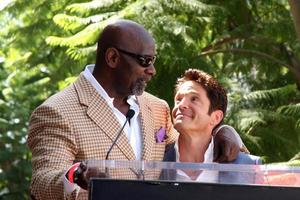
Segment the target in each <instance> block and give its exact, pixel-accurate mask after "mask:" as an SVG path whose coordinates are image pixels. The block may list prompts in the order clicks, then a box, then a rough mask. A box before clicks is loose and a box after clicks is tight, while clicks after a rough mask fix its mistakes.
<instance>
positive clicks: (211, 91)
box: [175, 69, 227, 116]
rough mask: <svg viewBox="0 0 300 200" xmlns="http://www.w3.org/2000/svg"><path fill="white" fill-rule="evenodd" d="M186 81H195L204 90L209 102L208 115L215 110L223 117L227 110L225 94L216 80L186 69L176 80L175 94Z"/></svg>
mask: <svg viewBox="0 0 300 200" xmlns="http://www.w3.org/2000/svg"><path fill="white" fill-rule="evenodd" d="M186 81H195V82H197V83H199V84H200V85H201V86H202V87H203V88H204V90H205V91H206V95H207V97H208V99H209V101H210V106H209V109H208V114H209V115H210V114H211V113H212V112H213V111H215V110H221V111H223V116H225V113H226V109H227V94H226V90H225V89H224V88H223V87H222V86H221V85H220V84H219V82H218V81H217V80H216V79H214V78H213V77H212V76H211V75H209V74H207V73H205V72H203V71H201V70H198V69H188V70H186V71H185V73H184V75H183V76H182V77H180V78H178V80H177V83H176V85H175V92H177V91H178V89H179V87H180V86H181V85H182V84H183V83H184V82H186Z"/></svg>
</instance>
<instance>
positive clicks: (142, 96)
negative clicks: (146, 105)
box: [139, 92, 168, 106]
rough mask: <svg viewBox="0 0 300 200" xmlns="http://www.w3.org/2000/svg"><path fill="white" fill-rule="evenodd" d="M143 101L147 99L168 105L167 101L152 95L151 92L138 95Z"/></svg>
mask: <svg viewBox="0 0 300 200" xmlns="http://www.w3.org/2000/svg"><path fill="white" fill-rule="evenodd" d="M139 98H141V99H143V100H145V101H148V102H150V103H156V104H162V105H167V106H168V103H167V102H166V101H165V100H163V99H161V98H159V97H157V96H154V95H153V94H150V93H149V92H143V94H142V95H141V96H140V97H139Z"/></svg>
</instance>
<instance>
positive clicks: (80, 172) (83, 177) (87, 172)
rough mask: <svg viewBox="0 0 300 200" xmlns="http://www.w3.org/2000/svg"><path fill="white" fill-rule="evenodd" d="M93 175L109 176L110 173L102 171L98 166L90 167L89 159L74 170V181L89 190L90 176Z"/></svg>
mask: <svg viewBox="0 0 300 200" xmlns="http://www.w3.org/2000/svg"><path fill="white" fill-rule="evenodd" d="M92 177H97V178H106V177H108V174H106V173H103V172H100V170H99V169H98V168H96V167H93V168H91V167H88V166H87V161H86V162H85V161H82V162H81V163H80V165H79V166H78V168H77V169H76V170H75V172H74V183H76V184H77V185H78V186H79V187H81V188H82V189H85V190H87V189H88V185H89V182H90V178H92Z"/></svg>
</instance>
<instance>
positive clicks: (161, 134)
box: [155, 128, 167, 143]
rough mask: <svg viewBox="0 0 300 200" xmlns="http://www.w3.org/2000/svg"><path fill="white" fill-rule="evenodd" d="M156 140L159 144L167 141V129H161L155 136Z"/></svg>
mask: <svg viewBox="0 0 300 200" xmlns="http://www.w3.org/2000/svg"><path fill="white" fill-rule="evenodd" d="M155 137H156V138H155V139H156V142H157V143H162V142H163V141H164V140H165V139H167V134H166V129H165V128H160V129H159V130H158V131H157V133H156V135H155Z"/></svg>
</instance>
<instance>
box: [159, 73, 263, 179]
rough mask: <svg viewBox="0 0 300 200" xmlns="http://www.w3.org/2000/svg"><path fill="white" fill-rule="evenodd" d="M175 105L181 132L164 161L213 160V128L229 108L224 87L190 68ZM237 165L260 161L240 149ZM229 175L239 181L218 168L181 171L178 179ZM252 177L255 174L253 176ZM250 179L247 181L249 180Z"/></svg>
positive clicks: (176, 124) (178, 88)
mask: <svg viewBox="0 0 300 200" xmlns="http://www.w3.org/2000/svg"><path fill="white" fill-rule="evenodd" d="M175 92H176V94H175V97H174V102H175V105H174V108H173V110H172V117H173V125H174V128H175V129H176V130H177V131H178V132H179V133H180V134H179V138H178V141H177V142H175V143H174V144H170V145H168V146H167V150H166V154H165V157H164V160H165V161H177V162H194V163H212V162H213V161H214V137H213V133H214V129H216V128H217V127H218V126H219V125H221V123H222V121H223V119H224V116H225V113H226V109H227V95H226V91H225V89H224V88H223V87H222V86H221V85H220V84H219V83H218V82H217V81H216V80H215V79H214V78H213V77H212V76H210V75H209V74H207V73H205V72H203V71H200V70H197V69H189V70H187V71H186V72H185V73H184V75H183V77H181V78H179V79H178V81H177V84H176V86H175ZM232 163H236V164H260V163H261V161H260V159H259V158H258V157H256V156H252V155H249V154H245V153H242V152H240V153H239V155H238V157H237V159H235V160H234V161H233V162H232ZM227 177H230V178H231V179H232V180H229V181H232V182H234V181H240V180H241V178H244V177H238V178H239V179H235V180H234V179H233V178H237V177H234V176H230V175H228V174H221V176H220V177H219V174H218V172H216V171H203V172H202V173H200V172H199V171H189V170H188V171H181V170H178V171H177V174H176V177H173V178H174V179H177V180H198V181H205V182H219V180H220V179H219V178H221V179H223V180H221V181H224V179H225V178H227ZM251 178H252V177H251ZM247 181H248V180H247Z"/></svg>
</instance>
